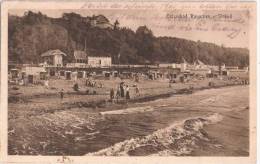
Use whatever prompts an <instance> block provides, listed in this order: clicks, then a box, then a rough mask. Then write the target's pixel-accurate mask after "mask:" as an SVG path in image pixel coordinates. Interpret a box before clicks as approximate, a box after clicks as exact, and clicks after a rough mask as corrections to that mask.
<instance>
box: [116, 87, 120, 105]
mask: <svg viewBox="0 0 260 164" xmlns="http://www.w3.org/2000/svg"><path fill="white" fill-rule="evenodd" d="M119 97H120V86H118V88H117V91H116V102H118V99H119Z"/></svg>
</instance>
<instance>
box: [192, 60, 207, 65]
mask: <svg viewBox="0 0 260 164" xmlns="http://www.w3.org/2000/svg"><path fill="white" fill-rule="evenodd" d="M194 65H205V64H204V63H203V62H202V61H200V60H199V59H197V60H196V61H195V62H194Z"/></svg>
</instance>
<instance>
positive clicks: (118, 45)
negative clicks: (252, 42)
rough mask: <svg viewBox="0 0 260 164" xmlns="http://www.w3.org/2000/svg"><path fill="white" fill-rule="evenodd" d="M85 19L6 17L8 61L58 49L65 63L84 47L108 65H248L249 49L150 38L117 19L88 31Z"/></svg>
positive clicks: (66, 15) (143, 30) (144, 29)
mask: <svg viewBox="0 0 260 164" xmlns="http://www.w3.org/2000/svg"><path fill="white" fill-rule="evenodd" d="M87 19H89V18H88V17H82V16H81V15H79V14H76V13H64V14H63V15H62V17H60V18H50V17H47V16H46V15H43V14H42V13H40V12H38V13H34V12H31V11H29V12H26V13H25V14H24V16H21V17H18V16H14V15H9V22H8V35H9V39H8V53H9V60H10V61H13V62H17V63H39V62H41V57H40V55H41V54H42V53H43V52H45V51H47V50H50V49H60V50H61V51H63V52H65V53H66V54H68V56H67V58H66V59H65V60H66V61H67V62H71V61H72V59H73V51H74V50H84V49H85V47H86V48H87V49H91V50H96V51H100V52H105V53H106V54H109V55H110V56H111V57H112V61H113V63H119V62H120V63H122V64H144V63H145V64H156V63H170V62H176V63H179V62H181V61H182V57H184V58H185V59H186V61H188V62H190V63H192V62H193V61H194V60H196V59H199V60H201V61H202V62H204V63H206V64H214V65H218V64H220V63H225V64H226V65H230V66H234V65H236V66H247V65H248V64H249V51H248V49H243V48H227V47H223V46H218V45H215V44H212V43H206V42H201V41H197V42H195V41H191V40H186V39H180V38H174V37H155V36H154V35H153V32H152V31H151V30H150V29H149V28H148V27H146V26H141V27H139V28H138V29H137V30H136V31H133V30H131V29H129V28H126V27H121V26H120V20H118V21H116V22H115V23H114V22H111V24H114V28H109V29H101V28H97V27H92V26H91V24H90V23H89V22H88V21H86V20H87ZM118 54H120V58H118V56H119V55H118ZM90 55H91V54H90ZM118 60H120V61H118Z"/></svg>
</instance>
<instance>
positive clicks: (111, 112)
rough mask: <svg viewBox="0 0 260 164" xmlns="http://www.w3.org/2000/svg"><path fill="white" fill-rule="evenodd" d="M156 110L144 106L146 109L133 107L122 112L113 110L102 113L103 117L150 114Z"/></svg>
mask: <svg viewBox="0 0 260 164" xmlns="http://www.w3.org/2000/svg"><path fill="white" fill-rule="evenodd" d="M153 110H154V108H153V107H151V106H144V107H132V108H127V109H121V110H112V111H106V112H100V114H102V115H106V114H130V113H137V112H148V111H153Z"/></svg>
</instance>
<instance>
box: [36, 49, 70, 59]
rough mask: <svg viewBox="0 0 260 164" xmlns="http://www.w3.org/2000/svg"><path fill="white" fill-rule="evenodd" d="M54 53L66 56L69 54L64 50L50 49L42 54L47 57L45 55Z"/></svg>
mask: <svg viewBox="0 0 260 164" xmlns="http://www.w3.org/2000/svg"><path fill="white" fill-rule="evenodd" d="M54 55H64V56H67V55H66V54H65V53H64V52H62V51H61V50H58V49H56V50H48V51H46V52H44V53H43V54H41V56H42V57H45V56H54Z"/></svg>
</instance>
